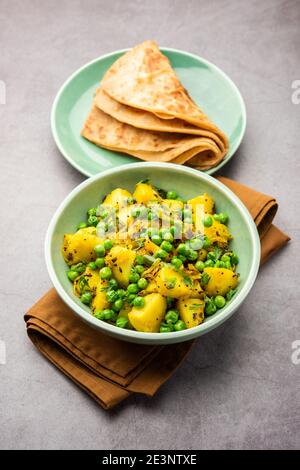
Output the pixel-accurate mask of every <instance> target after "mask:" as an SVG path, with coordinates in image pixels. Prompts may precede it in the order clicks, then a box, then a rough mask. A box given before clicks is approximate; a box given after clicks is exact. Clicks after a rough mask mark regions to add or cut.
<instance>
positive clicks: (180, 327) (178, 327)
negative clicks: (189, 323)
mask: <svg viewBox="0 0 300 470" xmlns="http://www.w3.org/2000/svg"><path fill="white" fill-rule="evenodd" d="M174 330H175V331H182V330H186V324H185V323H184V321H182V320H178V321H177V322H176V323H175V325H174Z"/></svg>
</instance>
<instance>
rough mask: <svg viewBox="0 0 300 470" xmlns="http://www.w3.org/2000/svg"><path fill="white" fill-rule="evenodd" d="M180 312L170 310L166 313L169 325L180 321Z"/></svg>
mask: <svg viewBox="0 0 300 470" xmlns="http://www.w3.org/2000/svg"><path fill="white" fill-rule="evenodd" d="M178 316H179V315H178V312H177V311H176V310H169V311H168V312H167V313H166V316H165V321H166V323H167V324H169V323H176V322H177V321H178Z"/></svg>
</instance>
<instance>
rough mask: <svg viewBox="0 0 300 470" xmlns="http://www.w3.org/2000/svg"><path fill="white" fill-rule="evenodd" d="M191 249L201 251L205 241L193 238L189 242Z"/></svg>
mask: <svg viewBox="0 0 300 470" xmlns="http://www.w3.org/2000/svg"><path fill="white" fill-rule="evenodd" d="M189 247H190V248H191V250H201V248H202V247H203V240H201V238H192V239H191V240H190V241H189Z"/></svg>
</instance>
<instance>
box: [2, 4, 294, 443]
mask: <svg viewBox="0 0 300 470" xmlns="http://www.w3.org/2000/svg"><path fill="white" fill-rule="evenodd" d="M0 21H1V27H0V44H1V54H0V80H3V81H4V82H5V84H6V87H7V103H6V105H0V123H1V131H0V156H1V171H0V178H1V221H2V223H1V252H2V269H1V274H0V276H1V283H0V299H1V323H0V339H1V340H3V341H5V343H6V347H7V363H6V365H0V447H1V448H20V449H29V448H34V449H37V448H42V449H46V448H55V449H60V448H67V449H72V448H73V449H78V448H84V449H91V448H111V447H113V448H116V449H119V448H121V449H122V448H123V449H124V448H146V449H151V448H153V449H160V448H168V449H179V448H188V449H195V448H204V449H206V448H222V449H224V448H226V449H229V448H239V449H246V448H259V449H262V448H289V449H295V448H299V447H300V412H299V409H300V381H299V379H300V365H298V366H297V365H294V364H293V363H292V361H291V353H292V346H291V345H292V342H293V341H295V340H297V339H300V317H299V313H300V301H299V276H300V265H299V256H298V253H299V249H300V246H299V230H300V219H299V213H298V214H297V204H298V201H299V198H300V189H299V188H300V185H299V177H300V172H299V169H300V167H299V161H300V160H299V124H300V105H296V104H293V103H292V101H291V94H292V89H291V84H292V82H293V80H296V79H300V64H299V50H300V28H299V23H300V2H299V1H279V0H278V1H277V0H275V1H274V0H265V1H261V0H258V1H252V0H251V1H248V2H240V1H230V0H228V1H209V2H207V1H196V0H195V1H189V0H187V1H183V0H182V1H181V0H177V1H175V0H174V1H171V0H170V1H169V0H151V1H128V0H127V1H126V2H123V1H121V0H118V1H115V0H110V1H104V0H97V1H96V0H95V1H88V0H86V1H78V0H76V1H69V2H68V1H65V0H59V1H57V0H55V1H51V2H46V1H43V2H38V1H31V0H26V1H23V2H21V1H8V0H7V1H5V0H0ZM147 38H155V39H156V40H157V41H158V42H159V44H161V45H165V46H169V47H175V48H180V49H183V50H188V51H190V52H193V53H196V54H199V55H201V56H203V57H205V58H207V59H208V60H210V61H212V62H214V63H216V64H217V65H218V66H220V67H221V68H223V69H224V71H225V72H227V73H228V74H229V76H230V77H231V78H232V79H233V80H234V81H235V82H236V84H237V85H238V86H239V88H240V90H241V92H242V94H243V96H244V98H245V102H246V106H247V111H248V127H247V132H246V136H245V139H244V142H243V144H242V146H241V148H240V150H239V152H238V154H237V155H236V156H235V157H234V158H233V159H232V162H231V163H230V164H228V166H226V168H225V169H224V171H223V172H222V173H223V174H225V175H226V176H230V177H233V178H235V179H237V180H240V181H242V182H244V183H247V184H249V185H252V186H254V187H256V188H257V189H258V190H261V191H264V192H266V193H269V194H273V195H275V196H276V197H277V198H278V200H279V202H280V210H279V213H278V215H277V217H276V223H277V224H278V225H279V226H280V227H281V228H282V229H284V230H285V231H286V232H288V233H289V234H290V235H291V236H292V238H293V241H292V243H290V244H289V246H288V247H286V248H285V249H284V250H283V251H282V252H281V253H279V254H278V256H276V257H274V258H273V259H272V260H271V261H270V262H269V263H268V264H267V265H266V266H264V267H263V269H262V270H261V272H260V274H259V278H258V281H257V282H256V285H255V287H254V289H253V291H252V292H251V294H250V295H249V297H248V299H247V301H246V302H245V304H244V305H243V307H242V308H241V309H240V311H239V312H238V314H236V315H235V316H234V317H233V318H232V319H231V320H230V321H228V322H227V323H226V324H225V325H224V326H223V327H221V328H219V329H218V330H217V331H215V332H213V333H211V334H209V335H207V336H206V337H202V338H201V340H200V341H199V342H198V344H197V345H196V347H195V348H194V350H193V351H192V353H191V354H190V356H189V357H188V359H187V361H186V362H185V363H184V364H183V366H182V367H181V368H180V370H178V372H177V373H176V374H175V375H174V377H173V378H172V379H171V380H170V381H169V382H168V383H167V384H166V385H165V386H164V387H162V389H161V390H160V391H159V392H158V393H157V395H156V396H155V397H154V398H153V399H151V400H149V399H147V398H145V397H140V396H139V397H132V398H130V399H129V400H128V401H127V402H125V403H124V404H122V405H121V406H119V407H118V408H117V409H116V410H114V411H113V412H110V413H108V412H106V411H103V410H102V409H101V408H100V407H99V406H98V405H97V404H96V403H95V402H94V401H93V400H92V399H91V398H89V397H88V396H86V395H85V394H84V393H83V392H82V391H80V390H79V389H78V388H77V387H76V386H75V385H73V384H72V383H71V382H70V381H68V380H67V379H66V378H65V377H64V376H63V375H62V374H61V373H60V372H58V371H57V370H56V369H55V368H54V367H53V366H52V365H50V364H49V363H48V362H47V361H46V360H45V359H44V358H43V357H42V356H41V355H40V354H39V353H38V352H37V351H36V350H35V349H34V348H33V346H32V344H31V343H30V342H29V340H28V339H27V336H26V334H25V325H24V322H23V313H24V312H25V311H26V309H27V308H28V307H30V306H31V304H32V303H33V302H35V301H36V300H37V299H38V298H39V297H40V296H41V295H42V294H43V293H44V292H45V291H46V290H47V289H48V288H49V287H50V281H49V278H48V275H47V272H46V269H45V264H44V256H43V241H44V235H45V231H46V228H47V225H48V223H49V221H50V218H51V216H52V214H53V212H54V210H55V208H56V207H57V206H58V204H59V203H60V202H61V201H62V199H63V198H64V197H65V196H66V195H67V194H68V193H69V191H70V190H71V189H72V188H74V186H76V185H77V184H78V183H80V182H81V181H83V179H84V178H83V176H82V175H80V174H79V173H77V172H76V171H75V170H74V169H72V168H71V167H70V166H69V165H68V164H67V163H66V161H65V160H64V159H63V158H62V157H61V155H60V154H59V151H58V150H57V148H56V147H55V144H54V142H53V139H52V136H51V132H50V123H49V114H50V109H51V105H52V101H53V99H54V96H55V94H56V92H57V90H58V88H59V87H60V85H61V84H62V82H63V81H64V80H65V79H66V78H67V77H68V76H69V75H70V74H71V73H72V72H73V71H74V70H76V69H77V68H78V67H80V66H81V65H82V64H84V63H86V62H88V61H89V60H91V59H93V58H95V57H97V56H99V55H101V54H104V53H107V52H110V51H113V50H115V49H120V48H124V47H129V46H132V45H134V44H136V43H138V42H140V41H142V40H144V39H147Z"/></svg>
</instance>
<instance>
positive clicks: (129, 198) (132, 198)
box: [127, 197, 136, 205]
mask: <svg viewBox="0 0 300 470" xmlns="http://www.w3.org/2000/svg"><path fill="white" fill-rule="evenodd" d="M135 203H136V200H135V199H134V197H128V198H127V204H129V205H131V204H135Z"/></svg>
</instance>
